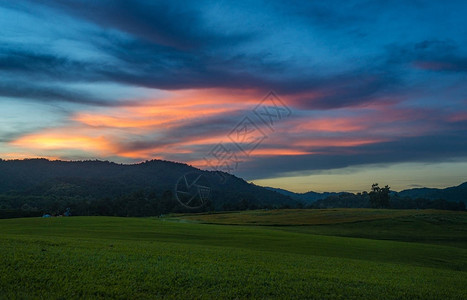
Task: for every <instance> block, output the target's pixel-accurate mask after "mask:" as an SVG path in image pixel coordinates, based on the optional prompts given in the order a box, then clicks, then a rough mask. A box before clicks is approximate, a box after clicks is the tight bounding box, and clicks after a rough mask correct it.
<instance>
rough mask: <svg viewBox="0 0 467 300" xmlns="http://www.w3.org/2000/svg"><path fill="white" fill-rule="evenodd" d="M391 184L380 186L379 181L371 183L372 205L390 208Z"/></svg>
mask: <svg viewBox="0 0 467 300" xmlns="http://www.w3.org/2000/svg"><path fill="white" fill-rule="evenodd" d="M389 189H390V188H389V186H387V185H386V186H385V187H383V188H380V187H379V185H378V184H377V183H373V184H372V185H371V191H370V193H369V195H370V205H371V207H373V208H389V206H390V204H389Z"/></svg>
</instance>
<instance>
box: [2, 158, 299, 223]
mask: <svg viewBox="0 0 467 300" xmlns="http://www.w3.org/2000/svg"><path fill="white" fill-rule="evenodd" d="M185 174H201V175H203V177H204V179H205V180H206V185H208V186H209V188H210V189H209V195H210V200H211V201H209V206H208V207H206V208H205V209H209V210H220V209H242V208H243V209H245V208H249V207H251V208H256V207H271V208H272V207H284V206H296V205H297V201H296V200H293V199H291V198H290V197H287V196H285V195H283V194H280V193H277V192H274V191H270V190H268V189H266V188H263V187H260V186H256V185H254V184H250V183H248V182H246V181H245V180H243V179H241V178H238V177H236V176H233V175H230V174H227V173H223V172H215V171H202V170H199V169H197V168H194V167H192V166H189V165H186V164H182V163H176V162H170V161H163V160H152V161H146V162H143V163H138V164H116V163H112V162H108V161H49V160H46V159H26V160H0V210H1V209H4V210H17V209H23V210H34V209H35V210H38V211H44V212H45V211H47V210H48V211H60V210H63V209H65V208H66V207H72V208H74V210H75V212H76V211H78V212H79V214H93V213H94V214H107V215H129V216H140V215H154V214H153V213H154V212H156V211H157V212H170V211H180V210H181V209H180V207H179V206H177V202H176V200H175V197H174V194H175V186H176V184H177V182H178V180H179V179H180V178H183V176H184V175H185ZM189 176H190V175H189ZM164 201H165V202H164ZM129 203H133V204H129ZM161 203H162V204H161ZM132 205H133V206H137V207H136V208H134V207H133V206H132ZM161 205H162V206H161ZM136 211H137V212H136ZM148 211H152V212H153V213H149V212H148Z"/></svg>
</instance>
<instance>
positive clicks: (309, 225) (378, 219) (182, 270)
mask: <svg viewBox="0 0 467 300" xmlns="http://www.w3.org/2000/svg"><path fill="white" fill-rule="evenodd" d="M0 258H1V264H0V299H41V298H42V299H44V298H47V299H49V298H51V299H76V298H117V299H129V298H131V299H153V298H167V299H180V298H189V299H217V298H227V299H244V298H256V299H271V298H277V299H414V298H416V299H467V289H466V286H467V213H465V212H444V211H410V210H408V211H402V210H399V211H395V210H370V209H361V210H359V209H333V210H273V211H247V212H232V213H223V214H194V215H173V216H168V217H166V218H115V217H71V218H50V219H42V218H28V219H8V220H0Z"/></svg>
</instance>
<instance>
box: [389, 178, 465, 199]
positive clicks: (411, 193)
mask: <svg viewBox="0 0 467 300" xmlns="http://www.w3.org/2000/svg"><path fill="white" fill-rule="evenodd" d="M397 195H399V197H402V198H405V197H407V198H412V199H417V198H424V199H429V200H438V199H443V200H447V201H452V202H464V203H466V204H467V182H464V183H462V184H460V185H458V186H453V187H448V188H445V189H435V188H414V189H408V190H403V191H400V192H399V193H397Z"/></svg>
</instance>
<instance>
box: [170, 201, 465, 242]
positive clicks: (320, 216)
mask: <svg viewBox="0 0 467 300" xmlns="http://www.w3.org/2000/svg"><path fill="white" fill-rule="evenodd" d="M172 219H173V220H182V221H185V220H186V221H190V222H196V223H204V224H224V225H225V224H230V225H255V226H270V227H271V228H277V229H280V230H286V231H291V232H300V233H311V234H320V235H330V236H345V237H360V238H366V239H377V240H396V241H407V242H419V243H430V244H439V245H449V246H456V247H463V248H467V212H455V211H442V210H387V209H379V210H378V209H376V210H375V209H308V210H296V209H287V210H271V211H245V212H229V213H216V214H191V215H175V216H174V217H172ZM308 225H313V226H308Z"/></svg>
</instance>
